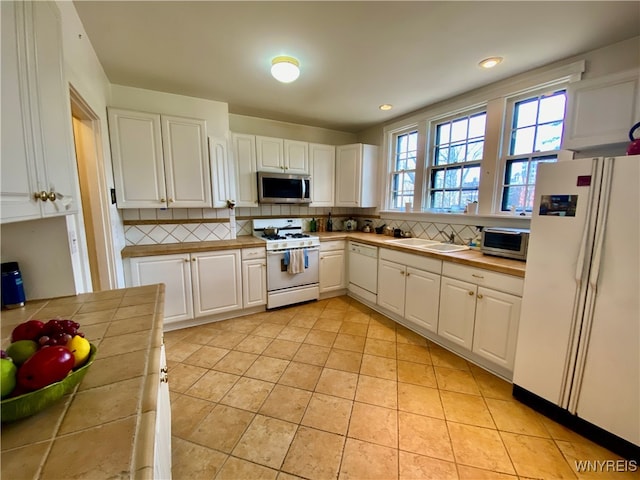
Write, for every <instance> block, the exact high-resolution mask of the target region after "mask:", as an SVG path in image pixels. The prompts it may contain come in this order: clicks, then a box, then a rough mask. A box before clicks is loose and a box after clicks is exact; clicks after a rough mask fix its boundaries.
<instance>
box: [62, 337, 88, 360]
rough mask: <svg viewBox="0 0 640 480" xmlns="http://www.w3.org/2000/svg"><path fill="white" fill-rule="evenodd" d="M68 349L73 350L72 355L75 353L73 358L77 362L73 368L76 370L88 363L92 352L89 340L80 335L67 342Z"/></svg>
mask: <svg viewBox="0 0 640 480" xmlns="http://www.w3.org/2000/svg"><path fill="white" fill-rule="evenodd" d="M67 348H68V349H69V350H71V353H73V357H74V358H75V360H76V361H75V363H74V365H73V368H76V367H78V366H80V365H82V364H83V363H84V362H86V361H87V358H89V353H90V351H91V345H90V344H89V340H87V339H86V338H84V337H81V336H80V335H76V336H75V337H73V338H72V339H71V340H69V341H68V342H67Z"/></svg>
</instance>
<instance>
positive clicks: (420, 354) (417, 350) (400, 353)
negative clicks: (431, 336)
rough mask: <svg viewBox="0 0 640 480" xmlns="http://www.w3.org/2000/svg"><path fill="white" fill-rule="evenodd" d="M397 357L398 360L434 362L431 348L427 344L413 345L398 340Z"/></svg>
mask: <svg viewBox="0 0 640 480" xmlns="http://www.w3.org/2000/svg"><path fill="white" fill-rule="evenodd" d="M396 350H397V357H398V360H405V361H407V362H414V363H424V364H427V365H430V364H432V363H433V362H432V361H431V354H430V353H429V349H428V348H427V347H426V346H425V345H413V344H405V343H400V342H399V341H398V342H397V347H396Z"/></svg>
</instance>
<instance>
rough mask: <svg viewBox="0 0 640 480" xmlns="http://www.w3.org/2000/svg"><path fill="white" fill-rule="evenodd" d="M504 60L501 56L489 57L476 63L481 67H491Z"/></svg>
mask: <svg viewBox="0 0 640 480" xmlns="http://www.w3.org/2000/svg"><path fill="white" fill-rule="evenodd" d="M502 60H504V59H503V58H502V57H489V58H485V59H484V60H482V61H481V62H480V63H478V65H480V66H481V67H482V68H493V67H495V66H496V65H498V64H499V63H501V62H502Z"/></svg>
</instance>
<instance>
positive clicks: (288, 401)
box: [259, 385, 311, 423]
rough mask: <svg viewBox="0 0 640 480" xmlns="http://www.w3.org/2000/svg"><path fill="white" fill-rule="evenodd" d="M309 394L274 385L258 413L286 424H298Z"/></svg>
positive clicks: (300, 390)
mask: <svg viewBox="0 0 640 480" xmlns="http://www.w3.org/2000/svg"><path fill="white" fill-rule="evenodd" d="M310 399H311V392H309V391H307V390H302V389H299V388H293V387H287V386H284V385H276V386H274V387H273V390H271V393H270V394H269V396H268V397H267V399H266V400H265V402H264V403H263V404H262V407H261V408H260V411H259V413H261V414H262V415H266V416H268V417H274V418H279V419H280V420H285V421H287V422H293V423H300V420H302V416H303V415H304V412H305V410H306V409H307V405H308V404H309V400H310Z"/></svg>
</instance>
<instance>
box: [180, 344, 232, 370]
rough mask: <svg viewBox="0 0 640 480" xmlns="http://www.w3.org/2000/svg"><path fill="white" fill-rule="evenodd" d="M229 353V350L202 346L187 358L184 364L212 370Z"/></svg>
mask: <svg viewBox="0 0 640 480" xmlns="http://www.w3.org/2000/svg"><path fill="white" fill-rule="evenodd" d="M228 353H229V350H227V349H226V348H220V347H211V346H209V345H202V346H201V347H200V348H199V349H198V350H196V351H195V352H193V353H192V354H191V355H189V356H188V357H187V358H185V359H184V360H183V361H182V363H186V364H188V365H195V366H196V367H202V368H212V367H213V366H214V365H215V364H216V363H218V362H219V361H220V360H221V359H222V358H223V357H224V356H225V355H227V354H228Z"/></svg>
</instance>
